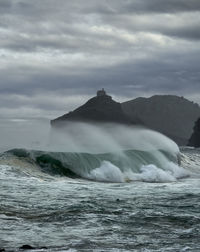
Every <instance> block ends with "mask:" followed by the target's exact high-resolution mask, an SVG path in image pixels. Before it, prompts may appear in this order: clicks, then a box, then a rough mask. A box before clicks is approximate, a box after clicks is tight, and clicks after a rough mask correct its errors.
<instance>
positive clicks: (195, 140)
mask: <svg viewBox="0 0 200 252" xmlns="http://www.w3.org/2000/svg"><path fill="white" fill-rule="evenodd" d="M188 146H192V147H195V148H199V147H200V118H198V120H197V121H196V122H195V124H194V128H193V133H192V135H191V137H190V139H189V141H188Z"/></svg>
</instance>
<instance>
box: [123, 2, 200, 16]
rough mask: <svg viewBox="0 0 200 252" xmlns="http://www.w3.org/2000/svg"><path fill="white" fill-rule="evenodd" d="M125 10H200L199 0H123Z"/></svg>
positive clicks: (160, 11) (144, 11)
mask: <svg viewBox="0 0 200 252" xmlns="http://www.w3.org/2000/svg"><path fill="white" fill-rule="evenodd" d="M123 2H124V3H123V8H122V10H123V11H124V12H126V13H127V12H142V13H147V12H152V13H176V12H183V11H186V12H188V11H198V10H200V2H199V1H198V0H189V1H187V0H166V1H165V0H150V1H146V0H135V1H131V0H130V1H123Z"/></svg>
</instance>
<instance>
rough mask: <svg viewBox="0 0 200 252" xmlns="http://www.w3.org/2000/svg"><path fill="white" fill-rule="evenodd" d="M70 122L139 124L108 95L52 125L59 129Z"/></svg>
mask: <svg viewBox="0 0 200 252" xmlns="http://www.w3.org/2000/svg"><path fill="white" fill-rule="evenodd" d="M68 121H80V122H101V123H103V122H104V123H105V122H109V123H121V124H138V123H139V121H138V120H137V119H136V118H132V119H130V118H129V117H128V116H127V115H126V114H125V113H124V112H123V110H122V107H121V104H120V103H119V102H116V101H114V100H113V99H112V97H111V96H108V95H106V94H105V95H100V96H96V97H93V98H91V99H90V100H88V101H87V102H86V103H85V104H84V105H82V106H80V107H79V108H77V109H75V110H74V111H72V112H69V113H67V114H65V115H63V116H60V117H58V118H56V119H54V120H52V121H51V125H52V126H55V127H57V126H58V127H59V126H62V125H65V124H66V123H67V122H68Z"/></svg>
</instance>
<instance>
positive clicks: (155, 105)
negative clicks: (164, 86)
mask: <svg viewBox="0 0 200 252" xmlns="http://www.w3.org/2000/svg"><path fill="white" fill-rule="evenodd" d="M122 109H123V111H124V113H125V114H126V115H127V116H129V117H130V118H135V117H137V118H139V119H140V120H141V121H142V122H143V123H144V124H145V125H146V127H148V128H150V129H153V130H156V131H159V132H161V133H163V134H164V135H166V136H168V137H170V138H171V139H172V140H174V141H175V142H176V143H177V144H178V145H187V143H188V139H189V138H190V136H191V134H192V128H193V126H194V122H195V121H196V120H197V118H198V117H199V115H200V107H199V105H198V104H196V103H193V102H191V101H189V100H187V99H185V98H183V97H179V96H175V95H154V96H152V97H150V98H136V99H134V100H131V101H127V102H124V103H122Z"/></svg>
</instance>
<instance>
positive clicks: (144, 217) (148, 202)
mask: <svg viewBox="0 0 200 252" xmlns="http://www.w3.org/2000/svg"><path fill="white" fill-rule="evenodd" d="M0 137H1V143H0V150H1V154H0V227H1V228H0V249H4V250H5V251H10V252H11V251H15V252H16V251H22V248H27V249H29V251H36V252H40V251H52V252H54V251H55V252H56V251H59V252H61V251H63V252H64V251H65V252H66V251H70V252H76V251H88V252H89V251H95V252H100V251H101V252H102V251H114V252H117V251H123V252H125V251H141V252H147V251H174V252H176V251H177V252H180V251H182V252H183V251H195V252H197V251H200V243H199V237H200V211H199V209H200V201H199V197H200V150H199V149H193V148H189V147H181V148H179V147H178V146H177V145H176V144H175V143H174V142H173V141H171V140H170V139H168V138H167V137H165V136H163V135H161V134H159V133H156V132H153V131H150V130H147V129H143V128H132V127H125V126H120V125H113V124H112V125H111V124H106V125H103V126H101V127H99V126H98V125H89V124H83V123H72V124H69V125H67V126H66V128H65V129H64V131H62V132H61V130H53V131H52V129H51V128H50V125H49V121H48V120H35V119H24V120H18V119H9V120H8V119H4V120H3V119H2V120H1V124H0ZM24 245H29V246H26V247H25V246H24ZM23 246H24V247H23ZM20 248H21V249H20ZM31 248H32V249H31Z"/></svg>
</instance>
